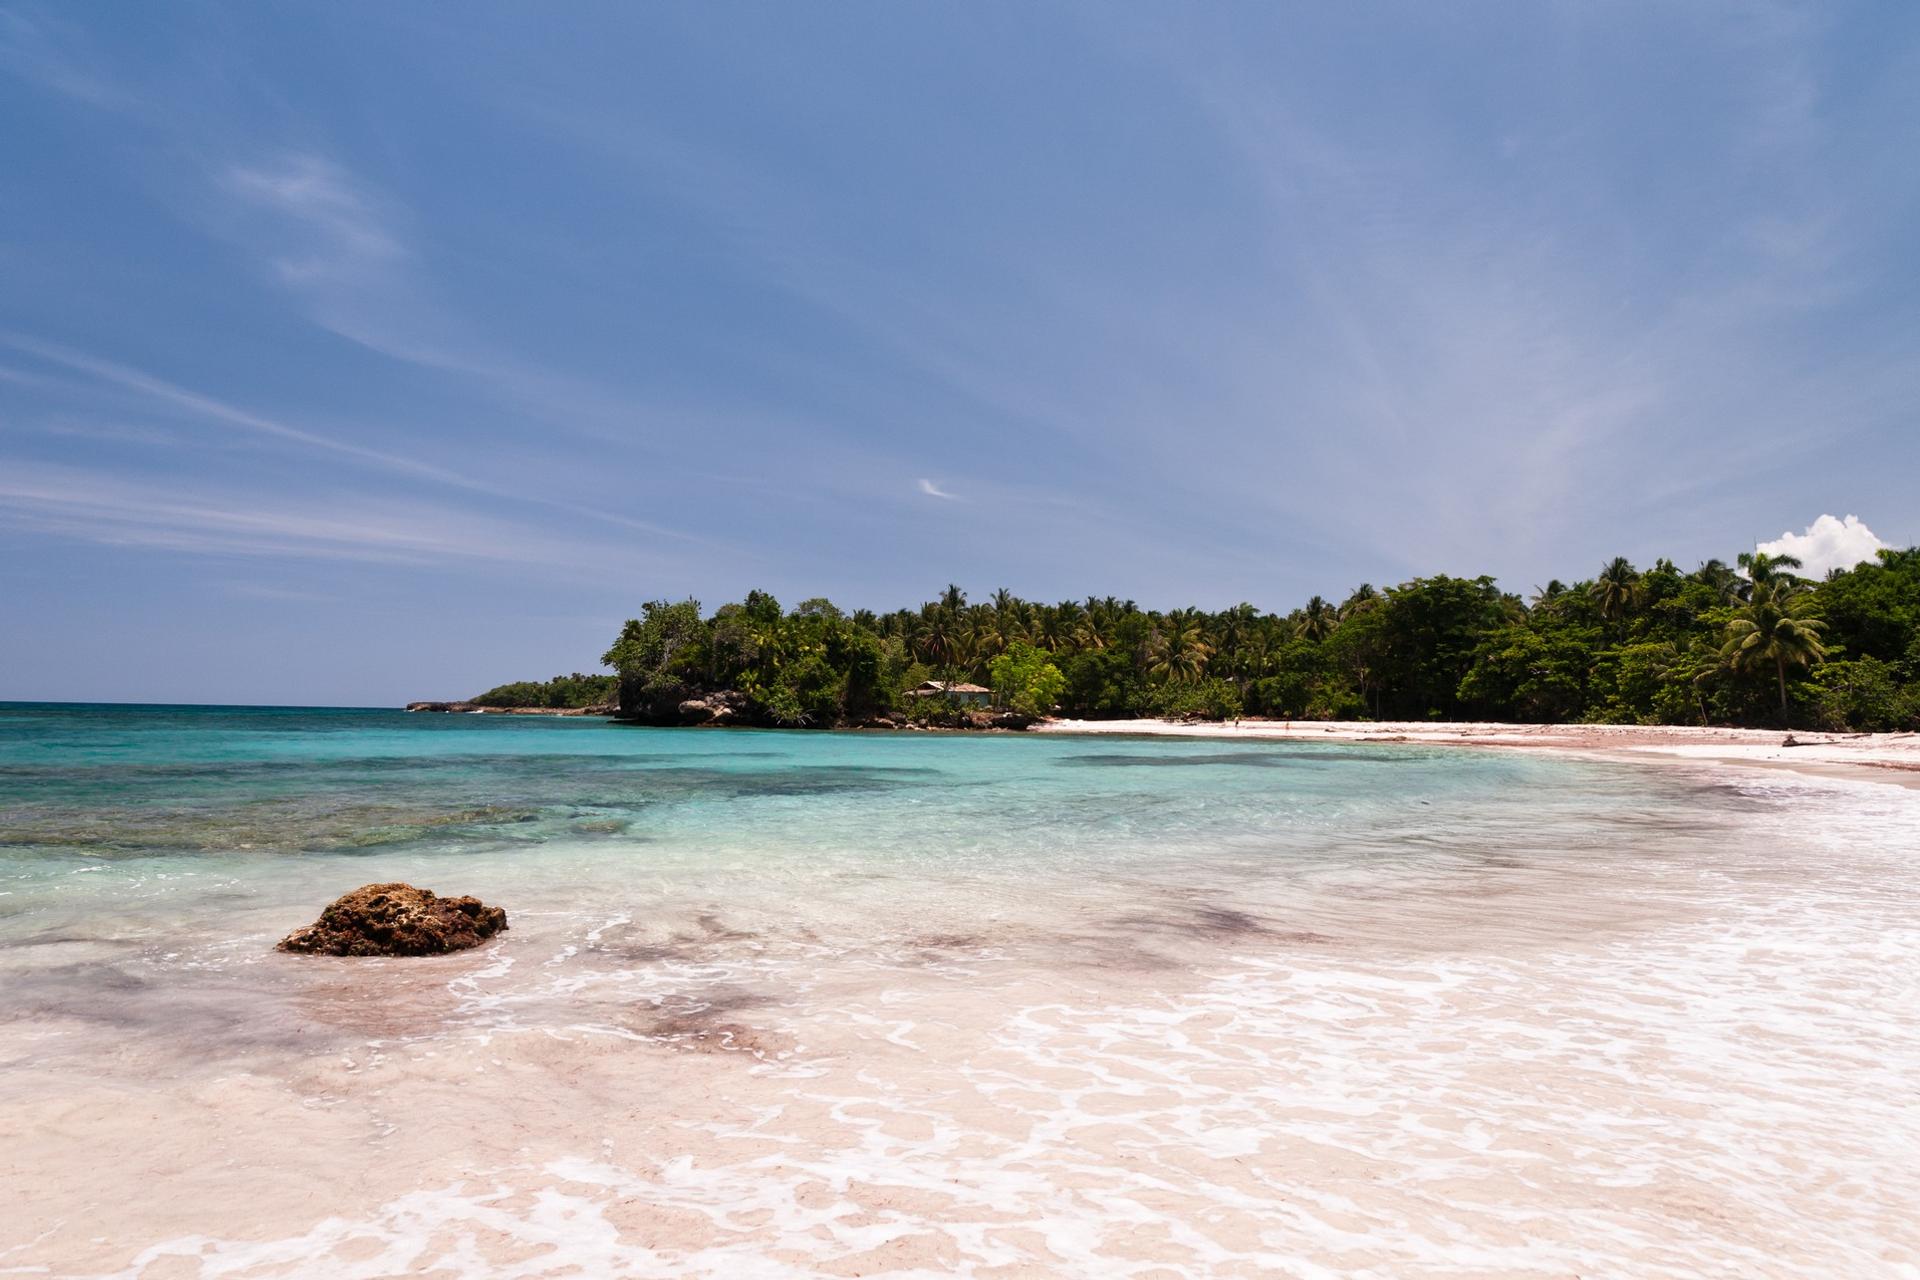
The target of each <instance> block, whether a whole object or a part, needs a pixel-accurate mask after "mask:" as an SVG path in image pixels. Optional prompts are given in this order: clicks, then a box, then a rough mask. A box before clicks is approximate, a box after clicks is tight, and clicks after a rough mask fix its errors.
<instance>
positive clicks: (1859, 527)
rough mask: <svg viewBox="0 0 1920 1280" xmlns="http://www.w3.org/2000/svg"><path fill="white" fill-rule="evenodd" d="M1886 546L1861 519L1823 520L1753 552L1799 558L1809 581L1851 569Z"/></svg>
mask: <svg viewBox="0 0 1920 1280" xmlns="http://www.w3.org/2000/svg"><path fill="white" fill-rule="evenodd" d="M1886 545H1887V544H1886V543H1884V542H1882V541H1880V539H1879V537H1878V536H1877V535H1876V534H1875V533H1874V531H1873V530H1871V529H1869V528H1867V526H1866V525H1864V524H1862V523H1860V517H1859V516H1848V517H1847V518H1846V519H1844V520H1837V519H1835V518H1834V517H1832V516H1821V517H1820V518H1819V519H1818V520H1815V521H1814V522H1813V523H1812V524H1810V525H1808V526H1807V529H1806V532H1805V533H1794V532H1792V531H1791V530H1789V531H1787V532H1786V533H1783V534H1781V535H1780V536H1779V537H1777V538H1775V539H1774V540H1773V541H1771V542H1762V543H1760V544H1759V545H1758V546H1756V547H1755V548H1754V550H1756V551H1764V552H1765V553H1766V554H1768V555H1770V556H1794V557H1797V558H1798V559H1799V560H1800V562H1801V564H1802V565H1803V566H1804V567H1803V568H1802V569H1801V572H1802V573H1804V574H1805V575H1806V576H1807V577H1809V578H1821V577H1825V576H1826V573H1827V571H1828V570H1829V569H1851V568H1853V566H1855V565H1857V564H1859V563H1860V562H1861V561H1862V560H1871V559H1873V553H1874V552H1876V551H1878V550H1879V549H1880V548H1882V547H1884V546H1886Z"/></svg>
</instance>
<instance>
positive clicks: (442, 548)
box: [0, 459, 658, 573]
mask: <svg viewBox="0 0 1920 1280" xmlns="http://www.w3.org/2000/svg"><path fill="white" fill-rule="evenodd" d="M0 517H4V518H5V519H6V520H7V521H8V522H9V523H12V524H14V525H15V526H17V527H20V528H24V529H29V530H33V531H36V532H39V533H45V534H53V535H56V536H60V537H63V538H68V539H74V540H78V541H84V542H92V543H96V544H101V545H106V546H116V547H131V548H141V549H146V550H160V551H178V552H190V553H196V554H207V555H227V556H267V557H294V558H302V559H319V560H352V561H362V562H372V563H384V564H403V565H416V566H424V565H446V564H450V563H463V562H464V563H490V564H502V565H521V566H542V567H546V568H549V569H551V568H553V567H566V568H569V569H574V570H579V569H585V568H588V567H591V569H592V571H593V572H595V573H600V572H603V571H604V567H605V566H606V565H607V564H609V563H616V564H625V565H626V566H627V567H628V568H629V569H631V568H633V567H635V566H644V565H648V564H652V565H655V566H657V565H658V561H657V559H654V558H651V557H648V556H647V555H646V554H645V553H644V552H643V551H642V550H641V549H638V548H635V547H632V546H630V545H624V544H610V543H605V542H596V541H585V540H580V539H571V538H566V537H562V536H558V535H555V534H552V533H550V532H546V531H543V530H540V529H537V528H534V527H531V526H527V525H524V524H519V523H515V522H511V521H507V520H502V519H499V518H497V517H491V516H486V515H480V514H476V513H473V512H467V511H461V510H458V509H456V508H449V507H443V506H433V505H429V504H424V503H420V502H418V501H413V500H402V501H393V502H387V503H381V502H377V501H373V500H370V499H368V498H367V497H365V496H364V495H356V494H334V495H319V496H313V497H303V498H299V499H292V498H285V497H281V498H276V499H273V500H269V501H266V502H262V501H260V500H259V499H250V498H248V497H247V496H245V495H242V494H239V493H234V492H228V491H213V490H204V489H195V490H185V489H163V488H161V487H160V486H157V485H155V484H153V483H152V482H150V481H144V480H135V479H132V478H129V477H126V476H121V475H116V474H113V473H110V472H102V471H96V470H90V469H83V468H76V467H65V466H56V465H50V464H41V463H34V462H29V461H26V460H22V459H6V460H4V461H0Z"/></svg>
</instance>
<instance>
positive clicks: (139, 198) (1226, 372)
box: [0, 0, 1920, 704]
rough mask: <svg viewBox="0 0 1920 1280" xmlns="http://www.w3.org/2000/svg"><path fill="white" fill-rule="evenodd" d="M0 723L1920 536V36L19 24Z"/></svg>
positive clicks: (1914, 27) (1392, 13) (1076, 24)
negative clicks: (803, 606) (980, 600)
mask: <svg viewBox="0 0 1920 1280" xmlns="http://www.w3.org/2000/svg"><path fill="white" fill-rule="evenodd" d="M0 121H4V124H3V125H0V172H4V175H5V176H4V179H0V600H4V605H0V697H14V698H86V699H97V700H110V699H128V700H185V701H209V700H212V701H242V702H245V701H270V702H310V703H355V704H368V703H391V702H396V701H400V700H404V699H406V698H409V697H429V696H456V695H464V694H470V693H473V692H475V691H477V690H479V689H482V688H485V687H486V686H488V685H491V684H493V683H496V682H499V681H502V680H506V679H512V678H519V677H528V676H543V675H547V674H551V673H553V672H555V671H561V670H572V669H584V668H589V667H591V666H592V665H593V662H594V659H595V658H596V657H597V655H598V654H599V653H600V651H601V650H602V649H603V648H604V647H605V645H606V643H607V641H608V640H609V639H610V637H611V635H612V633H613V632H614V630H615V629H616V628H617V626H618V624H619V621H620V620H621V619H623V618H625V617H627V616H629V615H630V614H631V613H633V612H634V611H635V610H636V609H637V606H638V605H639V603H640V602H641V601H642V600H645V599H648V598H652V597H660V596H670V597H678V596H684V595H689V594H691V595H694V596H697V597H699V598H700V599H702V600H704V601H705V602H706V603H707V604H708V605H709V606H711V605H714V604H718V603H720V602H722V601H724V600H727V599H732V598H737V597H738V596H739V595H740V594H741V593H742V592H744V591H745V590H746V589H748V588H749V587H753V586H762V587H766V588H768V589H770V590H772V591H774V592H775V593H776V594H778V595H779V596H781V597H782V599H784V600H787V601H788V602H789V603H792V602H795V601H798V600H799V599H801V598H804V597H806V596H812V595H828V596H831V597H833V598H834V599H836V600H838V601H840V602H842V603H844V604H847V605H850V606H862V605H864V606H869V607H874V608H888V607H892V606H895V605H901V604H914V603H917V602H918V601H920V600H922V599H925V598H927V597H929V596H931V595H932V594H934V593H935V592H937V591H938V590H939V589H940V588H941V587H942V586H944V585H945V584H946V583H948V582H949V581H952V582H958V583H960V584H962V585H963V586H965V587H967V588H968V589H969V590H970V591H973V592H975V593H976V594H984V593H986V592H988V591H991V590H992V589H993V588H995V587H999V586H1007V587H1010V588H1012V589H1014V590H1015V591H1017V592H1020V593H1021V594H1025V595H1031V596H1036V597H1040V598H1045V599H1058V598H1062V597H1068V596H1083V595H1086V594H1099V595H1107V594H1113V595H1120V596H1128V597H1132V598H1135V599H1138V600H1140V601H1141V602H1142V603H1144V604H1151V605H1174V604H1184V603H1195V604H1201V605H1206V606H1221V605H1226V604H1230V603H1233V602H1235V601H1239V600H1243V599H1244V600H1251V601H1253V602H1254V603H1255V604H1258V605H1260V606H1262V607H1264V608H1269V609H1275V610H1281V611H1284V610H1286V609H1288V608H1291V607H1293V606H1294V605H1297V604H1298V603H1299V602H1300V601H1301V600H1303V599H1304V598H1305V597H1306V596H1308V595H1310V594H1313V593H1315V592H1318V593H1321V594H1325V595H1328V596H1335V597H1337V596H1339V595H1343V594H1344V593H1345V592H1346V591H1347V590H1348V589H1349V588H1351V587H1352V586H1353V585H1354V584H1356V583H1358V582H1361V581H1363V580H1364V581H1371V582H1374V583H1379V584H1387V583H1393V582H1398V581H1401V580H1404V579H1406V578H1408V577H1411V576H1413V575H1416V574H1424V573H1433V572H1456V573H1476V572H1483V571H1484V572H1493V573H1495V574H1497V575H1498V576H1499V577H1500V578H1501V580H1502V582H1503V583H1504V584H1505V585H1507V586H1508V587H1509V588H1510V589H1514V590H1522V591H1524V590H1527V589H1529V588H1530V587H1531V586H1533V585H1534V584H1535V583H1539V582H1543V581H1545V580H1546V579H1547V578H1548V577H1552V576H1558V577H1562V578H1568V579H1571V578H1575V577H1579V576H1584V575H1589V574H1591V573H1592V572H1593V571H1594V570H1596V569H1597V568H1598V566H1599V565H1600V563H1601V562H1602V561H1603V560H1604V559H1605V558H1607V557H1609V556H1612V555H1614V554H1625V555H1628V556H1631V557H1633V558H1634V559H1636V560H1637V561H1640V562H1642V563H1644V562H1648V561H1650V560H1651V559H1652V558H1654V557H1655V556H1657V555H1661V554H1666V555H1670V556H1673V557H1674V558H1675V559H1677V560H1679V561H1681V562H1682V563H1683V564H1691V563H1693V562H1695V561H1697V560H1699V559H1701V558H1704V557H1707V556H1714V555H1717V556H1721V557H1724V558H1728V559H1730V558H1731V557H1732V555H1733V554H1734V553H1735V552H1738V551H1740V550H1743V549H1746V548H1748V547H1751V546H1753V545H1754V544H1755V543H1756V542H1758V541H1761V540H1764V539H1770V538H1775V537H1777V536H1778V535H1779V534H1780V533H1781V532H1782V531H1783V530H1789V529H1791V530H1800V529H1804V528H1806V527H1807V526H1808V525H1809V524H1811V523H1812V522H1813V521H1814V520H1815V519H1816V517H1819V516H1822V515H1833V516H1846V515H1857V516H1858V517H1859V518H1860V520H1862V521H1864V522H1865V524H1866V525H1868V526H1870V527H1871V529H1872V530H1873V531H1874V532H1875V533H1876V534H1877V535H1879V536H1880V537H1882V538H1884V539H1886V540H1887V541H1889V542H1894V543H1900V544H1903V545H1904V544H1907V543H1911V542H1914V541H1916V540H1920V497H1917V496H1916V494H1920V481H1916V477H1917V476H1920V423H1916V420H1915V418H1916V406H1920V354H1917V353H1920V209H1916V196H1920V162H1916V157H1917V156H1920V6H1915V5H1912V4H1902V3H1890V4H1881V5H1873V4H1847V3H1824V4H1817V5H1816V4H1809V5H1804V6H1800V5H1789V4H1715V3H1708V2H1705V0H1703V2H1701V3H1690V4H1632V3H1622V4H1605V5H1599V4H1596V5H1576V4H1548V3H1534V2H1529V3H1516V4H1465V5H1433V4H1426V3H1419V4H1412V3H1409V4H1402V5H1393V4H1381V5H1253V4H1234V3H1229V4H1219V5H1210V6H1178V5H1165V4H1158V3H1153V4H1139V5H1132V4H1110V3H1101V4H1087V5H1070V4H1069V5H1035V4H1029V3H1018V4H1014V3H1002V4H993V3H989V4H969V5H959V4H954V5H943V6H936V5H924V4H912V5H902V4H895V3H851V2H849V3H839V4H834V5H791V4H776V5H767V6H750V5H744V4H727V5H715V6H708V5H693V4H683V5H627V4H607V5H584V4H575V5H539V6H534V5H511V6H510V5H497V6H496V5H483V4H474V5H460V6H454V7H448V6H429V5H389V4H353V3H329V4H324V5H309V6H305V7H303V8H301V7H295V6H263V5H255V4H246V3H236V4H228V5H219V4H181V5H164V6H162V5H148V4H135V3H118V4H113V3H109V4H100V5H91V6H72V5H49V6H46V7H35V6H16V5H6V6H4V7H0Z"/></svg>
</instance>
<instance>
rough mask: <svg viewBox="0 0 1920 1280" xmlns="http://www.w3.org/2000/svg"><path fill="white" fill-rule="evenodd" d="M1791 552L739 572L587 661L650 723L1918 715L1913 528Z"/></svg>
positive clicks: (1919, 596)
mask: <svg viewBox="0 0 1920 1280" xmlns="http://www.w3.org/2000/svg"><path fill="white" fill-rule="evenodd" d="M1799 568H1800V565H1799V563H1798V562H1797V561H1794V560H1791V559H1788V558H1769V557H1767V556H1765V555H1743V556H1741V557H1740V558H1739V560H1738V562H1737V565H1736V566H1729V565H1727V564H1724V563H1722V562H1720V561H1717V560H1715V561H1709V562H1707V563H1706V564H1704V565H1702V566H1700V567H1699V568H1698V569H1695V570H1694V571H1692V572H1690V573H1689V572H1682V571H1681V570H1680V569H1678V568H1676V567H1675V566H1674V565H1673V564H1672V563H1671V562H1670V561H1667V560H1661V561H1659V562H1658V563H1656V564H1655V565H1654V566H1653V567H1652V568H1649V569H1644V570H1643V569H1638V568H1635V567H1634V566H1633V565H1632V564H1630V563H1628V562H1627V561H1626V560H1625V559H1615V560H1613V561H1612V562H1611V563H1609V564H1607V565H1606V566H1605V567H1604V568H1603V569H1602V571H1601V572H1600V573H1599V574H1598V575H1597V576H1596V577H1594V578H1592V579H1591V580H1588V581H1583V582H1575V583H1572V584H1566V583H1562V582H1559V581H1554V582H1549V583H1547V584H1546V585H1545V586H1544V587H1541V588H1539V589H1538V590H1536V591H1535V592H1534V593H1533V595H1532V596H1530V597H1527V598H1522V597H1521V596H1517V595H1513V594H1510V593H1507V592H1504V591H1501V590H1500V589H1499V588H1498V587H1497V586H1495V584H1494V581H1493V579H1491V578H1487V577H1479V578H1454V577H1446V576H1440V577H1432V578H1417V579H1415V580H1413V581H1411V582H1407V583H1403V584H1401V585H1400V586H1397V587H1388V588H1385V589H1384V590H1380V589H1376V588H1374V587H1372V586H1365V585H1363V586H1361V587H1359V588H1358V589H1357V590H1355V591H1354V592H1353V593H1352V594H1350V595H1348V596H1347V597H1346V598H1345V599H1344V600H1343V601H1341V602H1339V603H1337V604H1336V603H1333V602H1332V601H1329V600H1325V599H1322V598H1321V597H1319V596H1315V597H1314V598H1313V599H1311V600H1309V601H1307V602H1306V604H1304V605H1303V606H1301V607H1300V608H1297V609H1295V610H1293V611H1292V612H1291V613H1286V614H1274V613H1263V612H1262V611H1261V610H1260V609H1258V608H1256V607H1255V606H1253V605H1251V604H1240V605H1235V606H1234V607H1232V608H1230V609H1225V610H1222V611H1220V612H1218V613H1207V612H1203V611H1201V610H1198V609H1176V610H1172V611H1170V612H1164V613H1163V612H1159V611H1154V610H1146V609H1142V608H1140V607H1139V606H1137V605H1136V604H1134V603H1133V602H1132V601H1130V600H1116V599H1113V598H1111V597H1108V598H1103V599H1088V600H1083V601H1065V602H1063V603H1060V604H1038V603H1034V602H1032V601H1027V600H1021V599H1018V598H1016V597H1015V596H1013V595H1011V594H1010V593H1008V592H1006V591H999V592H996V593H995V594H994V596H993V598H992V599H991V600H988V601H984V602H979V603H970V602H969V601H968V600H967V597H966V595H965V593H964V592H962V591H961V590H960V589H959V588H958V587H948V588H947V590H946V591H945V592H943V593H942V594H941V595H940V597H939V598H938V599H937V600H933V601H930V602H929V603H927V604H924V605H922V606H921V607H920V608H918V609H903V610H899V611H896V612H893V613H887V614H874V613H871V612H868V611H865V610H861V611H858V612H853V613H847V612H843V611H842V610H840V609H839V608H837V607H835V606H834V605H833V604H831V603H829V602H828V601H826V600H809V601H806V602H805V603H803V604H801V605H799V606H797V607H796V608H794V609H792V610H791V611H788V610H783V609H782V608H781V606H780V604H779V602H778V601H776V600H775V599H774V598H773V597H771V596H769V595H767V594H765V593H763V592H753V593H751V594H750V595H749V596H748V597H747V598H746V600H744V601H742V602H740V603H738V604H729V605H723V606H721V607H720V608H719V609H717V610H716V611H715V612H714V613H713V615H712V616H711V617H708V616H705V615H703V614H702V612H701V608H700V605H699V604H698V603H697V602H695V601H692V600H685V601H679V602H668V601H655V602H653V603H650V604H648V605H646V607H645V610H644V613H643V615H642V616H641V617H639V618H637V619H634V620H632V621H630V622H628V623H627V624H626V626H625V628H624V629H623V630H622V631H621V633H620V635H619V638H618V639H617V640H616V641H615V642H614V644H613V647H612V648H611V649H609V650H608V651H607V653H606V655H605V657H604V659H603V661H604V662H605V663H606V664H607V665H608V666H610V667H612V668H613V669H614V671H616V672H617V673H618V681H619V701H620V706H621V711H622V714H623V715H625V716H627V717H629V718H632V719H638V720H646V721H652V722H659V723H683V722H687V721H688V720H706V719H710V718H714V717H712V716H710V714H709V712H710V711H711V710H712V709H713V708H716V707H717V708H720V709H721V711H722V714H721V715H720V716H719V717H718V718H720V719H723V720H736V721H739V722H744V723H758V724H773V725H792V726H810V727H828V726H832V725H840V724H858V723H868V722H876V721H879V720H884V719H892V720H895V721H897V720H898V719H900V718H901V717H903V716H904V717H909V718H917V719H923V720H924V719H931V720H940V719H946V720H948V721H957V720H959V719H962V718H963V716H962V713H960V711H959V709H958V708H956V707H955V706H954V705H952V704H951V703H950V702H949V701H948V700H946V699H944V698H941V697H931V698H927V697H913V696H911V695H910V694H909V692H908V691H909V690H911V689H913V688H915V687H916V686H918V685H920V684H921V682H922V681H925V680H929V679H940V680H950V681H969V682H977V683H980V684H984V685H986V686H988V687H990V688H991V689H992V690H993V691H994V695H995V697H994V701H995V704H996V706H999V707H1002V708H1007V709H1010V710H1012V711H1014V712H1017V713H1025V714H1029V715H1039V714H1049V713H1053V714H1060V715H1067V716H1085V717H1123V716H1199V717H1208V718H1225V717H1235V716H1272V717H1285V718H1289V719H1381V720H1386V719H1419V720H1468V719H1484V720H1512V721H1535V722H1542V721H1589V722H1605V723H1640V724H1728V725H1781V724H1787V725H1792V726H1795V727H1806V728H1818V729H1829V730H1847V729H1852V730H1889V729H1920V549H1909V550H1906V551H1882V552H1881V553H1880V555H1879V559H1878V561H1877V562H1872V563H1867V564H1862V565H1860V566H1859V567H1857V568H1854V569H1850V570H1845V571H1836V572H1834V573H1831V574H1829V575H1827V577H1826V578H1825V579H1824V580H1823V581H1819V582H1815V581H1811V580H1809V579H1807V578H1805V577H1802V576H1801V575H1800V574H1799V573H1797V572H1796V571H1797V570H1798V569H1799ZM573 679H574V680H575V681H582V680H586V681H590V680H592V679H594V677H573ZM553 683H556V684H557V683H558V682H557V681H556V682H553ZM513 687H514V686H505V688H509V689H511V688H513ZM536 687H537V686H536ZM495 692H499V691H495ZM976 722H977V718H976Z"/></svg>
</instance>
